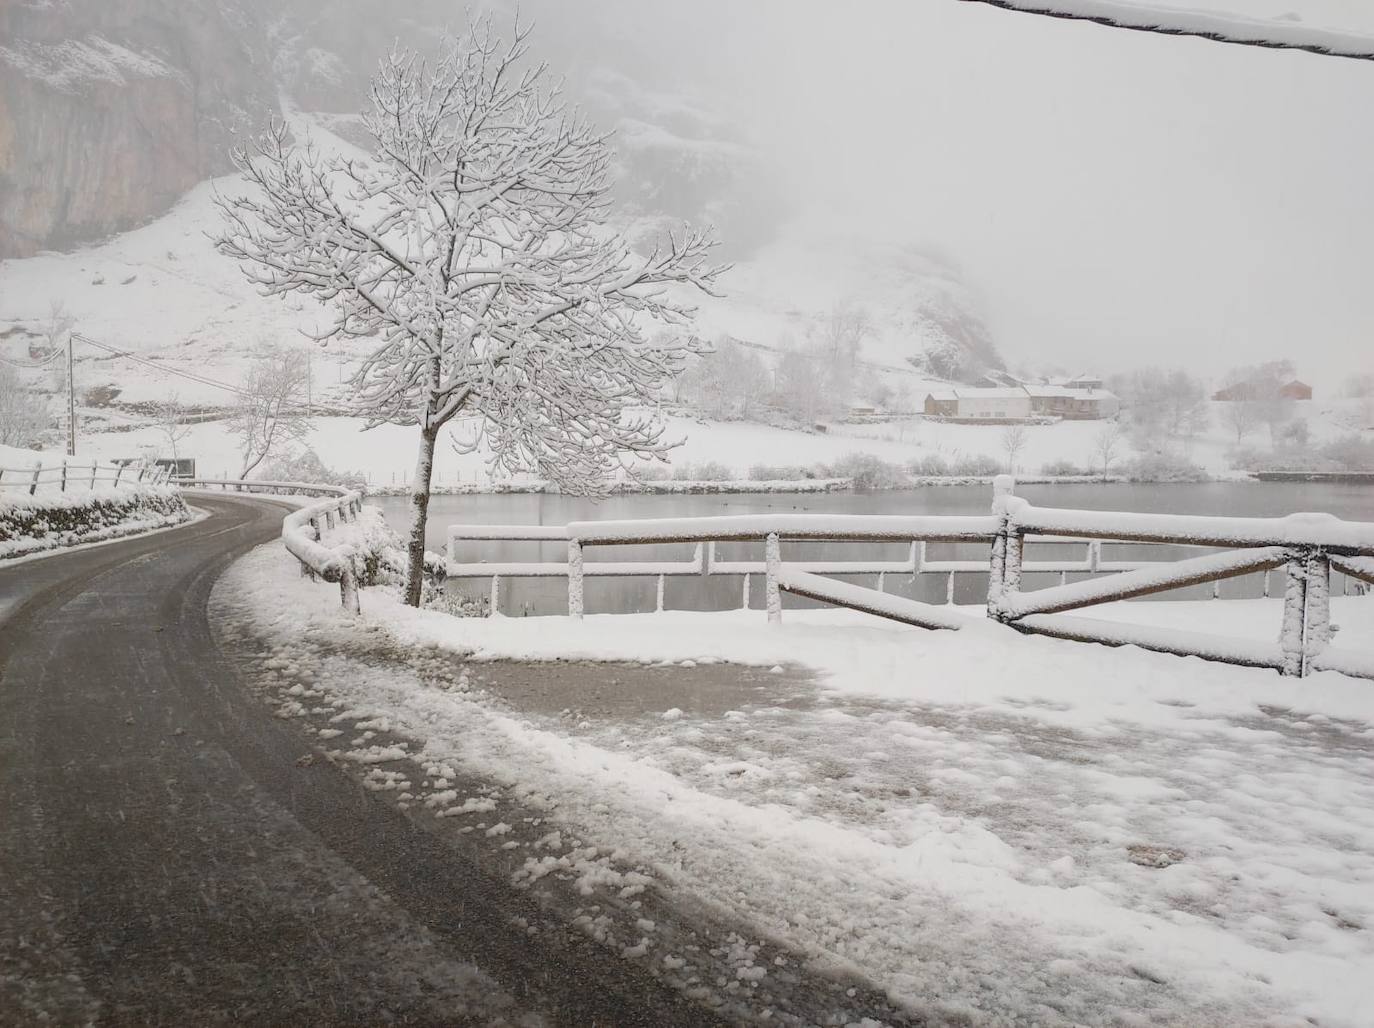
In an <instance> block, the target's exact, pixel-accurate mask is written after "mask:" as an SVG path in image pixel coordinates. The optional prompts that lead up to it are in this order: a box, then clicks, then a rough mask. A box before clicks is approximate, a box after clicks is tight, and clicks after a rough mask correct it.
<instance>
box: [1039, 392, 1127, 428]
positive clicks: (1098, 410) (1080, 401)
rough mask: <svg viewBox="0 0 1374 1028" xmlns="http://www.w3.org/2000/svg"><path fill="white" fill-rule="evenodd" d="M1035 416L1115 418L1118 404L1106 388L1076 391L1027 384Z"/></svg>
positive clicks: (1074, 419)
mask: <svg viewBox="0 0 1374 1028" xmlns="http://www.w3.org/2000/svg"><path fill="white" fill-rule="evenodd" d="M1025 388H1026V392H1027V393H1029V394H1030V398H1031V409H1032V410H1034V411H1035V413H1036V414H1044V415H1046V416H1049V417H1057V418H1067V419H1069V420H1070V421H1098V420H1101V419H1103V418H1112V417H1115V416H1116V414H1117V412H1118V411H1120V409H1121V401H1120V400H1119V399H1117V396H1116V394H1115V393H1112V392H1108V391H1107V390H1106V389H1078V388H1074V387H1072V386H1067V385H1028V386H1026V387H1025Z"/></svg>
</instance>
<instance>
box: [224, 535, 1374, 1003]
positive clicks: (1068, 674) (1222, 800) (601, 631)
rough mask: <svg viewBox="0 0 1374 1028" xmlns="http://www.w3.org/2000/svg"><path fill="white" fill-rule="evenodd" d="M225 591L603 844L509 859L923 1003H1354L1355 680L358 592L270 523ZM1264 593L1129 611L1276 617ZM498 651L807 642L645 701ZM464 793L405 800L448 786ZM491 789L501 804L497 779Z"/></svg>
mask: <svg viewBox="0 0 1374 1028" xmlns="http://www.w3.org/2000/svg"><path fill="white" fill-rule="evenodd" d="M215 602H216V604H217V606H218V607H219V608H221V609H222V610H224V611H225V612H228V613H231V614H233V615H234V616H236V617H239V618H243V619H246V620H248V621H250V622H252V623H253V624H255V625H256V626H257V627H258V629H259V630H260V631H261V632H263V633H264V634H265V637H266V638H267V640H268V641H269V642H270V643H271V644H272V645H273V646H274V647H275V648H276V659H275V661H274V666H275V667H276V668H277V669H278V671H277V672H276V673H277V674H278V675H279V681H280V683H281V686H282V687H283V689H284V690H285V692H286V693H287V694H288V699H289V698H290V697H292V696H299V697H300V698H301V701H302V702H308V701H307V700H306V698H307V697H315V698H318V699H317V702H320V701H323V702H325V703H327V704H328V705H330V706H331V707H333V708H337V709H338V710H339V711H340V712H341V715H340V716H342V714H343V713H347V714H348V715H349V716H351V717H353V718H355V719H356V718H373V719H380V720H378V721H377V722H376V723H377V724H379V725H382V726H384V727H385V728H386V729H387V730H388V731H391V732H393V733H396V734H398V735H399V736H401V737H403V738H404V739H406V740H408V741H407V742H406V743H405V745H404V747H402V752H406V751H408V752H410V753H411V754H412V755H413V756H415V757H416V759H419V760H421V761H424V762H427V763H429V764H431V765H432V766H434V767H439V766H441V765H443V764H450V765H453V766H462V767H464V768H465V769H466V770H470V771H473V772H475V773H477V774H480V775H483V776H486V777H488V778H494V779H496V780H498V781H500V782H503V783H505V784H506V785H507V786H508V787H509V788H510V790H511V795H512V796H518V797H519V798H521V800H522V801H529V800H530V799H531V798H533V799H535V800H536V801H537V802H540V803H543V804H545V805H546V806H547V807H548V808H549V817H550V819H551V820H552V821H553V822H554V823H555V824H557V825H561V826H563V827H564V828H565V829H567V831H568V833H569V834H570V835H571V834H572V833H573V832H576V833H577V836H578V837H579V838H580V839H581V840H582V842H583V843H591V844H592V845H593V846H600V847H602V848H601V849H599V850H597V851H592V852H589V851H586V850H583V849H574V850H570V851H567V852H564V851H563V848H562V847H561V846H559V845H558V844H556V843H555V844H553V845H552V846H551V848H542V849H540V850H539V852H531V853H530V856H529V859H528V861H527V862H526V865H525V869H524V871H523V872H521V874H518V875H517V876H516V877H517V878H522V877H523V880H532V879H534V878H538V877H540V876H542V875H544V874H548V873H553V874H558V875H562V876H569V877H574V878H579V879H580V880H581V881H582V883H583V884H584V885H586V886H587V888H588V890H589V891H591V892H595V890H596V889H606V888H610V889H615V890H619V889H621V888H624V887H625V883H626V882H627V881H629V882H631V883H632V884H633V883H636V882H639V883H640V884H642V882H640V880H639V879H630V878H626V877H625V869H631V874H633V873H637V872H642V873H644V874H647V875H648V876H649V878H650V879H651V880H652V881H653V883H655V884H656V885H657V886H658V887H659V888H662V889H665V890H668V891H670V892H677V891H680V892H682V893H684V894H688V895H693V896H696V897H698V898H700V899H702V900H704V901H706V902H707V903H710V904H715V905H718V906H719V907H720V908H722V909H726V910H729V911H732V912H734V914H735V915H736V916H738V917H740V918H742V919H743V920H744V921H746V922H748V923H751V924H752V925H753V926H755V928H756V930H757V931H758V932H761V933H767V934H769V935H772V936H774V937H776V938H778V939H780V940H781V941H783V942H785V943H787V944H788V945H790V946H792V947H794V948H797V949H800V950H802V951H803V952H805V953H807V954H809V955H810V956H811V957H812V959H814V960H815V961H817V962H819V963H821V964H823V965H826V966H840V967H850V968H858V969H861V970H862V972H863V973H864V974H865V975H867V976H868V977H870V978H871V979H872V980H873V981H874V982H876V983H877V984H878V985H879V986H880V987H881V988H883V989H886V990H887V991H888V993H889V994H890V995H891V996H892V997H893V998H894V999H896V1000H898V1001H900V1002H902V1003H904V1004H906V1005H909V1006H910V1007H912V1008H913V1009H915V1010H918V1011H923V1012H925V1013H927V1014H929V1015H930V1016H931V1017H932V1019H934V1020H937V1021H941V1022H951V1021H954V1022H960V1021H962V1022H965V1023H975V1024H981V1023H1043V1024H1062V1023H1085V1024H1147V1023H1167V1024H1188V1025H1196V1024H1220V1023H1226V1024H1265V1025H1282V1024H1301V1023H1320V1024H1322V1025H1360V1024H1367V1023H1368V1010H1369V1009H1370V1008H1371V1003H1374V986H1371V984H1370V983H1371V982H1374V937H1372V936H1371V924H1374V859H1372V858H1374V777H1371V772H1374V690H1372V689H1370V687H1369V683H1367V682H1362V681H1355V680H1352V679H1346V678H1344V677H1341V676H1339V675H1335V674H1330V673H1325V674H1319V675H1315V676H1313V677H1311V678H1309V679H1306V680H1303V681H1302V682H1296V681H1293V680H1291V679H1283V678H1280V677H1278V676H1277V675H1275V674H1273V673H1270V672H1264V671H1255V670H1248V669H1241V668H1235V667H1229V666H1224V665H1216V664H1208V663H1204V662H1202V661H1199V660H1196V659H1191V658H1187V659H1181V658H1175V657H1169V656H1163V655H1157V654H1150V653H1144V652H1141V651H1137V650H1133V649H1122V650H1107V649H1105V648H1102V647H1097V646H1084V645H1078V644H1073V643H1066V642H1059V641H1056V640H1048V639H1038V638H1026V637H1021V636H1018V635H1015V634H1013V633H1012V632H1010V631H1009V630H1005V629H1001V628H999V627H998V626H995V625H992V624H990V623H987V622H986V621H985V620H984V619H982V618H981V616H980V612H972V613H973V615H974V616H971V618H970V625H969V627H968V629H966V630H964V631H960V632H958V633H927V632H922V631H920V630H915V629H906V628H901V627H896V626H893V625H890V624H888V623H885V622H880V621H877V620H875V619H870V618H865V617H863V616H862V615H857V614H852V613H850V612H836V611H807V612H792V611H788V612H787V613H786V615H785V623H784V624H783V625H782V626H781V627H779V628H775V629H769V628H768V627H767V626H766V625H765V624H764V615H763V614H762V612H760V611H752V612H734V613H725V614H698V613H669V614H661V615H631V616H600V617H597V616H593V617H589V618H588V619H587V620H586V621H585V622H583V623H580V624H579V623H572V622H569V621H567V620H566V619H563V618H538V619H503V618H497V619H491V620H480V621H479V620H455V619H451V618H448V617H446V616H444V615H441V614H437V613H432V612H424V613H416V612H412V611H409V610H406V609H404V608H402V607H400V606H399V605H398V604H397V603H396V602H395V600H394V599H393V598H391V597H390V596H389V595H387V594H385V593H384V592H383V591H382V590H369V591H368V592H367V593H366V594H365V595H364V597H363V609H364V617H363V619H362V620H355V619H351V618H349V617H347V616H345V615H343V614H342V612H341V611H340V610H339V605H338V597H337V590H335V589H334V588H332V587H327V586H322V585H319V584H312V583H310V582H309V581H306V580H303V579H301V578H300V576H299V575H298V573H297V572H296V570H295V568H294V566H293V562H292V561H291V560H290V559H289V558H287V556H286V555H285V553H284V552H283V551H282V549H281V548H280V546H279V545H278V544H272V545H269V546H265V547H262V548H260V549H258V550H257V551H255V552H254V553H252V554H250V555H249V556H248V557H246V558H244V559H243V560H242V561H240V562H239V563H238V564H236V565H235V566H234V567H233V568H231V570H230V571H229V573H228V574H227V575H226V576H225V578H224V579H223V580H222V583H221V585H220V587H219V589H218V591H217V594H216V601H215ZM1276 606H1277V603H1276V601H1236V602H1234V603H1233V602H1230V601H1219V602H1212V603H1189V604H1184V603H1177V604H1131V605H1126V611H1127V612H1128V613H1129V614H1130V615H1131V616H1133V617H1137V618H1149V617H1158V616H1164V617H1166V618H1168V619H1176V618H1179V617H1186V618H1187V619H1188V623H1189V624H1190V626H1191V627H1194V628H1198V627H1201V628H1206V629H1209V630H1210V629H1212V626H1211V625H1209V624H1208V623H1207V622H1208V620H1209V619H1211V618H1216V619H1217V620H1218V621H1224V622H1228V623H1229V622H1236V621H1240V620H1242V619H1244V620H1245V621H1246V624H1247V625H1251V626H1253V627H1251V628H1250V629H1248V630H1249V631H1253V632H1256V633H1265V634H1267V633H1270V632H1273V631H1276V626H1277V624H1278V616H1277V609H1276ZM1155 611H1167V612H1168V613H1167V614H1166V615H1158V614H1154V613H1152V612H1155ZM1096 613H1097V612H1095V614H1096ZM1334 614H1335V620H1337V621H1338V622H1340V623H1341V624H1342V626H1343V628H1344V630H1345V631H1344V633H1343V638H1344V639H1346V640H1353V639H1356V638H1360V639H1364V640H1368V639H1371V638H1374V598H1371V597H1358V598H1357V597H1350V598H1337V599H1336V601H1335V603H1334ZM1116 616H1120V611H1118V612H1117V615H1116ZM1220 627H1221V626H1220V625H1218V626H1217V628H1220ZM1226 630H1229V628H1228V629H1226ZM304 640H310V641H309V642H308V643H306V642H304ZM1366 645H1367V643H1366ZM336 647H354V648H362V649H363V650H364V651H372V650H374V649H376V650H379V651H382V652H395V651H396V649H398V648H399V650H400V651H401V652H402V653H405V654H410V655H412V657H413V658H414V660H424V659H427V658H426V656H425V655H427V654H428V655H431V656H433V657H436V658H437V657H443V656H444V655H445V654H450V655H462V654H468V655H469V656H468V658H467V659H468V663H466V664H465V665H464V667H463V670H462V671H461V673H459V674H458V675H457V676H454V675H452V674H447V673H442V672H441V673H440V674H439V675H438V677H425V676H419V675H417V673H416V671H415V670H414V667H415V665H414V663H413V662H412V664H410V665H406V664H397V665H396V667H395V670H394V672H392V671H388V672H379V671H375V670H373V671H370V672H369V673H367V674H365V675H364V674H360V673H359V672H358V666H357V665H356V664H354V663H353V662H352V661H351V660H350V659H349V658H347V657H344V656H340V655H338V654H337V653H336V652H333V651H334V650H335V648H336ZM502 657H517V658H531V659H555V658H566V657H590V658H598V659H619V660H627V659H628V660H640V661H646V662H647V661H660V660H671V661H674V662H681V661H684V660H686V661H691V662H693V663H697V664H700V663H702V662H707V661H719V660H730V661H736V662H749V663H753V664H760V665H763V666H769V665H774V664H777V665H779V666H782V665H787V666H789V667H797V666H800V667H802V668H812V669H815V670H816V671H817V672H818V673H819V688H818V691H817V693H816V694H815V696H814V697H812V700H811V702H806V703H782V702H779V703H777V704H770V703H766V702H757V701H749V702H745V701H743V700H742V702H741V704H740V706H739V709H737V710H731V711H729V712H727V713H725V714H724V715H723V716H719V715H716V714H710V713H708V712H706V711H703V710H699V709H696V708H695V707H694V706H693V703H692V698H691V693H690V691H685V692H684V696H683V699H682V700H681V702H677V701H675V702H674V703H673V704H672V705H671V706H668V707H666V708H665V709H663V710H656V709H655V710H645V711H644V712H643V714H642V715H639V716H627V717H601V718H597V717H595V716H583V715H580V714H576V715H574V714H573V713H572V712H565V716H563V717H553V716H541V715H539V714H536V713H531V712H528V711H520V710H512V709H511V708H510V707H509V706H508V705H506V704H504V703H502V702H501V701H500V700H499V699H498V698H496V697H495V696H493V695H490V694H487V693H485V692H483V691H482V690H481V689H480V688H479V686H480V681H481V678H482V675H483V674H484V671H483V668H484V666H485V667H490V666H491V665H483V664H482V663H481V661H485V660H491V659H496V658H502ZM441 663H442V662H441ZM606 674H607V679H608V681H609V680H610V679H611V678H613V677H614V671H613V669H612V668H607V669H606ZM787 677H788V676H787V675H785V674H784V675H780V676H779V681H780V682H782V681H784V680H786V679H787ZM287 712H288V713H289V712H290V711H289V709H288V711H287ZM342 743H343V740H340V742H339V743H337V744H333V745H340V746H342V750H343V752H345V753H347V754H350V755H351V756H352V757H353V758H354V759H355V760H362V761H372V760H374V759H375V760H381V761H385V760H386V759H387V758H388V754H390V755H392V756H394V755H395V754H394V753H391V751H387V752H381V751H378V752H377V753H371V752H370V751H369V750H368V747H367V746H366V744H365V740H363V741H360V740H356V739H355V740H354V742H353V743H351V744H349V745H348V746H343V745H342ZM487 799H488V797H481V798H477V800H476V802H477V806H480V807H481V808H482V809H483V810H487V811H489V810H490V805H489V804H488V803H487ZM473 801H474V798H473V797H463V796H459V795H457V794H456V793H455V794H453V795H447V794H446V793H444V792H440V791H436V792H434V793H433V794H432V795H431V796H430V797H429V798H428V799H426V801H425V802H426V803H428V804H430V805H431V806H434V805H437V806H439V807H441V808H446V809H449V810H452V811H454V813H455V816H463V817H466V816H469V815H468V814H464V813H461V811H463V810H464V809H467V810H470V811H471V810H475V809H476V808H475V807H474V806H473ZM484 816H486V817H487V818H488V820H491V821H494V822H497V823H499V822H500V812H499V803H498V810H497V811H496V812H494V813H489V814H487V815H484ZM483 823H484V824H485V823H486V822H485V821H484V822H483ZM612 851H614V852H612ZM646 939H647V943H646V945H647V946H648V949H649V951H650V952H651V953H652V952H655V943H654V938H653V932H652V931H649V932H647V934H646ZM662 956H663V958H665V964H666V966H669V967H671V966H673V965H672V964H671V961H672V960H674V959H676V957H675V956H674V954H672V953H663V954H662ZM751 973H753V972H751ZM765 973H766V971H765Z"/></svg>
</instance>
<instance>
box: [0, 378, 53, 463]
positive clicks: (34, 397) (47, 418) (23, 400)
mask: <svg viewBox="0 0 1374 1028" xmlns="http://www.w3.org/2000/svg"><path fill="white" fill-rule="evenodd" d="M51 425H52V415H51V414H49V413H48V405H47V403H46V402H45V401H44V399H43V397H42V396H40V395H38V394H37V393H36V392H34V390H32V389H30V388H29V387H28V386H27V385H25V384H24V382H23V381H21V380H20V378H19V376H18V374H16V373H15V370H14V369H13V368H12V367H10V366H9V365H8V364H0V444H3V445H5V446H31V445H32V444H33V443H34V441H35V440H36V439H37V438H38V436H40V435H41V434H42V433H43V432H44V431H46V430H47V429H48V428H49V427H50V426H51Z"/></svg>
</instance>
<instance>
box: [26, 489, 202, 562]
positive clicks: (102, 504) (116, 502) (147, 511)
mask: <svg viewBox="0 0 1374 1028" xmlns="http://www.w3.org/2000/svg"><path fill="white" fill-rule="evenodd" d="M190 517H191V513H190V511H189V510H187V508H186V501H185V500H183V499H182V497H181V493H180V491H179V490H177V489H175V488H172V487H170V486H135V487H127V486H126V487H121V488H119V489H99V488H97V489H93V490H91V489H81V490H78V491H73V492H65V493H55V492H52V491H46V492H41V493H39V494H37V495H34V496H30V495H28V494H27V493H19V492H11V493H9V494H6V493H4V492H0V559H4V558H10V557H19V556H23V555H25V554H30V553H37V552H39V551H41V550H50V549H55V548H57V547H59V546H74V545H77V544H79V543H88V542H98V541H100V540H102V539H113V538H115V537H116V536H121V535H133V534H135V533H137V532H144V531H148V530H150V529H155V528H166V527H167V526H169V525H176V524H180V523H181V522H183V521H187V520H189V519H190Z"/></svg>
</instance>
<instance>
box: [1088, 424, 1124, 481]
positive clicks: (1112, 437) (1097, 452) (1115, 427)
mask: <svg viewBox="0 0 1374 1028" xmlns="http://www.w3.org/2000/svg"><path fill="white" fill-rule="evenodd" d="M1120 448H1121V426H1120V425H1119V424H1117V423H1116V422H1115V421H1104V422H1103V423H1102V424H1101V425H1100V426H1099V427H1098V429H1097V433H1096V434H1095V435H1094V436H1093V456H1094V457H1095V458H1097V466H1098V467H1100V468H1101V469H1102V477H1103V478H1106V477H1107V475H1108V474H1109V473H1110V472H1111V470H1112V465H1113V464H1114V463H1115V462H1116V458H1117V453H1118V451H1119V450H1120Z"/></svg>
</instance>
